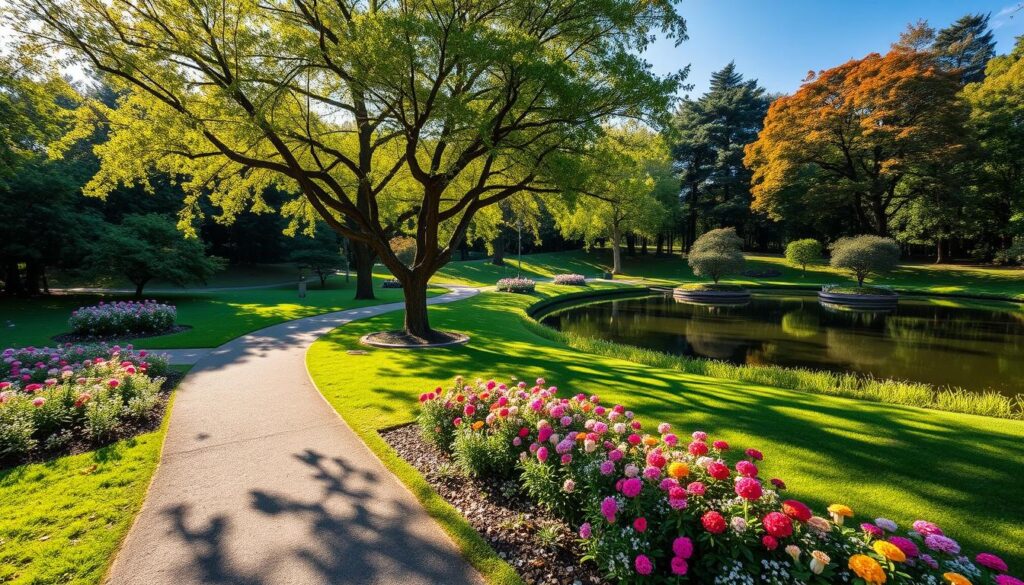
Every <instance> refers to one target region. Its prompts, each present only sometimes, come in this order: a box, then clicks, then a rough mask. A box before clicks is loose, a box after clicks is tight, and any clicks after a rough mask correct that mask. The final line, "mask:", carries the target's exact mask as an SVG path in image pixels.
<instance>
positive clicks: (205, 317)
mask: <svg viewBox="0 0 1024 585" xmlns="http://www.w3.org/2000/svg"><path fill="white" fill-rule="evenodd" d="M377 284H378V285H379V281H378V283H377ZM354 286H355V278H354V277H353V278H352V280H351V281H350V282H349V283H346V282H345V279H344V278H343V277H340V276H339V277H335V278H332V279H330V280H328V281H327V288H326V289H324V290H321V289H320V288H319V284H312V283H311V284H310V288H309V292H308V294H307V296H306V298H305V299H299V298H298V294H297V291H296V289H295V288H294V287H291V286H283V287H278V288H267V289H252V290H235V291H224V292H211V293H201V294H184V293H160V294H154V295H146V298H154V299H157V300H161V301H166V302H169V303H172V304H174V305H176V306H177V307H178V323H179V324H181V325H191V326H192V329H189V330H187V331H182V332H181V333H176V334H173V335H164V336H160V337H150V338H145V339H139V340H135V341H134V343H135V345H136V346H139V347H145V348H147V349H171V348H182V347H189V348H191V347H216V346H218V345H221V344H222V343H225V342H227V341H230V340H231V339H234V338H235V337H238V336H239V335H243V334H245V333H249V332H250V331H255V330H257V329H261V328H263V327H267V326H269V325H273V324H275V323H280V322H282V321H288V320H291V319H298V318H300V317H309V316H311V315H318V314H321V313H329V312H332V311H340V310H344V309H351V308H355V307H363V306H367V305H376V304H381V303H386V302H394V301H400V300H402V291H401V289H382V288H380V287H379V286H378V287H377V289H376V294H377V299H376V300H370V301H357V300H354V299H353V298H352V296H353V287H354ZM438 292H442V291H440V290H431V291H430V294H436V293H438ZM118 298H127V297H117V296H112V295H106V296H101V295H81V296H63V295H53V296H50V297H46V298H41V299H12V298H0V347H12V346H25V345H37V346H41V345H49V344H53V343H54V342H53V340H52V339H51V338H52V337H53V336H54V335H58V334H60V333H65V332H67V330H68V328H67V320H68V317H69V316H70V314H71V311H72V310H74V309H75V308H77V307H80V306H82V305H86V304H94V303H96V302H98V301H100V300H107V301H110V300H114V299H118Z"/></svg>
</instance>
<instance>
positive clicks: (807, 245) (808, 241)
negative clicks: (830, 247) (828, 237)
mask: <svg viewBox="0 0 1024 585" xmlns="http://www.w3.org/2000/svg"><path fill="white" fill-rule="evenodd" d="M820 258H821V242H819V241H818V240H815V239H814V238H805V239H803V240H794V241H792V242H790V243H789V244H787V245H786V260H788V261H789V262H790V264H795V265H796V266H800V267H801V269H803V272H804V274H807V265H808V264H810V263H811V262H815V261H817V260H819V259H820Z"/></svg>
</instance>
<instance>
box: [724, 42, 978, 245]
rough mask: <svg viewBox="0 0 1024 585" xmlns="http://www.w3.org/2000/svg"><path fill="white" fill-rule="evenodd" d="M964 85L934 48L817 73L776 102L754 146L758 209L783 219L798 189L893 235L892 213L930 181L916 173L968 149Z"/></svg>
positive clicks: (812, 200) (803, 197)
mask: <svg viewBox="0 0 1024 585" xmlns="http://www.w3.org/2000/svg"><path fill="white" fill-rule="evenodd" d="M959 88H960V85H959V80H958V78H957V76H956V75H954V74H952V73H950V72H948V71H944V70H942V69H939V68H936V67H935V60H934V56H933V55H932V54H930V53H921V52H915V51H907V50H902V49H894V50H892V51H890V52H889V53H888V54H887V55H885V56H881V55H878V54H871V55H868V56H867V57H865V58H863V59H857V60H852V61H849V62H848V63H845V64H843V65H840V66H838V67H834V68H832V69H829V70H827V71H822V72H821V73H819V74H817V75H815V76H811V77H809V78H808V81H807V82H806V83H804V85H803V86H802V87H801V88H800V89H799V90H798V91H797V92H796V93H795V94H793V95H792V96H786V97H782V98H779V99H778V100H776V101H775V102H774V103H773V104H772V105H771V107H770V109H769V110H768V116H767V117H766V118H765V124H764V130H762V132H761V134H760V136H759V137H758V140H757V141H756V142H754V143H753V144H750V145H748V146H747V149H746V158H745V159H744V160H745V163H746V164H747V165H748V166H749V167H750V168H751V169H753V171H754V175H753V194H754V203H753V206H754V208H755V209H758V210H761V211H764V212H767V213H768V214H769V215H771V216H772V217H775V218H779V219H781V218H782V216H781V212H782V210H784V209H786V208H787V205H786V203H789V202H787V201H786V200H787V199H790V198H793V197H796V198H798V200H799V202H800V204H802V205H804V206H807V207H810V208H814V209H820V210H825V211H829V210H831V209H833V208H835V207H840V208H842V209H844V210H847V213H849V214H850V215H852V217H853V220H854V222H855V225H857V226H859V227H860V228H861V229H865V230H870V231H872V232H874V233H876V234H878V235H881V236H886V235H888V234H889V233H890V227H891V226H890V221H891V219H892V218H893V216H894V215H895V214H896V213H898V212H899V211H900V209H901V208H903V207H904V206H906V205H907V204H908V203H909V202H910V201H912V200H913V199H915V198H917V197H920V196H922V195H923V194H924V193H925V192H927V189H928V188H930V186H925V187H920V183H919V182H916V181H913V180H911V179H913V178H915V176H916V175H915V174H916V173H918V172H920V171H922V170H925V169H928V168H932V167H934V166H937V165H941V163H942V162H943V161H948V160H949V159H950V158H951V157H954V156H959V154H960V153H961V152H962V151H963V143H964V124H965V122H966V117H967V111H966V109H965V108H964V106H963V104H962V102H961V101H960V100H958V99H957V92H958V91H959Z"/></svg>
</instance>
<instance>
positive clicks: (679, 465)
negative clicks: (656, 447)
mask: <svg viewBox="0 0 1024 585" xmlns="http://www.w3.org/2000/svg"><path fill="white" fill-rule="evenodd" d="M668 474H669V475H670V476H672V477H674V478H676V479H682V478H684V477H686V476H687V475H690V466H689V465H687V464H685V463H683V462H682V461H673V462H672V463H669V464H668Z"/></svg>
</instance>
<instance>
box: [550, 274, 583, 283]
mask: <svg viewBox="0 0 1024 585" xmlns="http://www.w3.org/2000/svg"><path fill="white" fill-rule="evenodd" d="M555 284H568V285H572V286H584V285H586V284H587V279H586V278H585V277H584V276H583V275H582V274H556V275H555Z"/></svg>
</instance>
